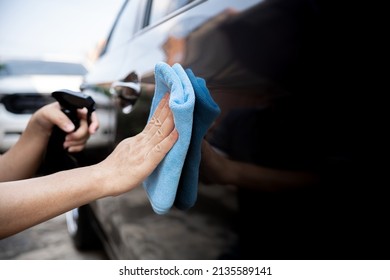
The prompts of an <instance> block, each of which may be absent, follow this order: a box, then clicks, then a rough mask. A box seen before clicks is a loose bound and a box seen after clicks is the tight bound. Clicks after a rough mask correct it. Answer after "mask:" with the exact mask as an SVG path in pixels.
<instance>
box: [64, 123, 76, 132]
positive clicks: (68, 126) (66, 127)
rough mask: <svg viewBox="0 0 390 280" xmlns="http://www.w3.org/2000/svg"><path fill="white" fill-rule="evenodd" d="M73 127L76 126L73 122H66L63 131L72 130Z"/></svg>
mask: <svg viewBox="0 0 390 280" xmlns="http://www.w3.org/2000/svg"><path fill="white" fill-rule="evenodd" d="M75 128H76V127H75V126H74V124H73V123H67V124H66V125H65V131H67V132H71V131H74V129H75Z"/></svg>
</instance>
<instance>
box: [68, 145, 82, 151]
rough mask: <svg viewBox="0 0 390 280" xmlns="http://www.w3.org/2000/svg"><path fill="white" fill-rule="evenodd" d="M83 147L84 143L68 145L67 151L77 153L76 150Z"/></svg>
mask: <svg viewBox="0 0 390 280" xmlns="http://www.w3.org/2000/svg"><path fill="white" fill-rule="evenodd" d="M84 147H85V144H83V145H76V146H70V147H69V148H68V152H69V153H77V152H81V151H82V150H83V149H84Z"/></svg>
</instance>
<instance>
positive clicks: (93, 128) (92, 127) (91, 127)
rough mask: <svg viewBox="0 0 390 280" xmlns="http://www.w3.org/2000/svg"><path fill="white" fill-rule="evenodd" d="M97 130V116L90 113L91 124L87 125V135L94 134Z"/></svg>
mask: <svg viewBox="0 0 390 280" xmlns="http://www.w3.org/2000/svg"><path fill="white" fill-rule="evenodd" d="M98 129H99V120H98V117H97V114H96V113H95V112H92V114H91V123H90V125H89V128H88V130H89V133H90V134H94V133H95V132H96V131H97V130H98Z"/></svg>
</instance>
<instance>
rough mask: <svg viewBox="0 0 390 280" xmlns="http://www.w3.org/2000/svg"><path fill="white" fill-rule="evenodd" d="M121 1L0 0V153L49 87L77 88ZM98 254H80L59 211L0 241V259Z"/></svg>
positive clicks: (92, 255)
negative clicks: (32, 226)
mask: <svg viewBox="0 0 390 280" xmlns="http://www.w3.org/2000/svg"><path fill="white" fill-rule="evenodd" d="M122 4H123V0H81V1H78V0H55V1H53V0H40V1H32V0H13V1H7V0H0V38H1V39H0V99H1V102H0V153H3V152H4V151H5V150H7V149H8V148H9V147H10V145H12V144H13V143H14V142H15V141H16V139H17V138H18V137H19V135H20V133H21V132H22V131H23V129H24V127H25V125H26V122H27V121H28V119H29V117H30V116H31V113H32V112H34V111H35V110H36V109H37V108H38V107H40V106H42V105H43V104H44V103H47V102H50V100H49V99H48V98H46V97H50V93H51V92H52V91H53V90H56V89H59V88H68V89H73V90H78V87H79V86H80V84H81V81H82V78H83V75H84V74H85V73H86V71H87V70H88V68H89V67H90V66H91V64H92V63H93V60H94V58H95V55H96V54H95V51H96V49H97V48H98V47H99V43H101V42H102V41H103V40H104V39H105V38H106V37H107V34H108V32H109V30H110V28H111V26H112V24H113V21H114V19H115V17H116V15H117V13H118V11H119V9H120V7H121V5H122ZM85 258H92V259H100V258H106V256H105V255H104V253H102V252H100V251H96V252H94V251H92V252H89V253H80V252H78V251H77V250H75V249H74V247H73V244H72V243H71V239H70V238H69V235H68V233H67V230H66V222H65V215H62V216H59V217H57V218H55V219H53V220H51V221H48V222H46V223H43V224H41V225H39V226H37V227H34V228H31V229H29V230H26V231H25V232H22V233H20V234H17V235H15V236H13V237H10V238H8V239H5V240H0V259H85Z"/></svg>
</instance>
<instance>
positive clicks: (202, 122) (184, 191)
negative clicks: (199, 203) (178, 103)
mask: <svg viewBox="0 0 390 280" xmlns="http://www.w3.org/2000/svg"><path fill="white" fill-rule="evenodd" d="M186 73H187V75H188V78H189V79H190V81H191V84H192V87H193V88H194V91H195V108H194V116H193V125H192V136H191V142H190V146H189V149H188V152H187V156H186V159H185V161H184V166H183V170H182V173H181V177H180V181H179V186H178V189H177V194H176V199H175V203H174V205H175V206H176V207H177V208H178V209H181V210H188V209H189V208H191V207H192V206H194V204H195V202H196V199H197V194H198V181H199V179H198V178H199V165H200V159H201V144H202V140H203V138H204V136H205V135H206V132H207V130H208V129H209V128H210V126H211V125H212V123H213V122H214V121H215V119H216V118H217V116H218V115H219V114H220V112H221V110H220V108H219V107H218V105H217V104H216V103H215V102H214V100H213V99H212V97H211V95H210V92H209V90H208V89H207V87H206V82H205V80H204V79H202V78H199V77H196V76H195V75H194V73H193V72H192V70H191V69H186Z"/></svg>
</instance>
